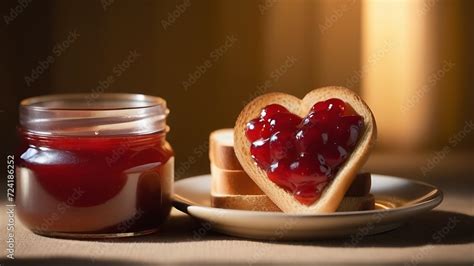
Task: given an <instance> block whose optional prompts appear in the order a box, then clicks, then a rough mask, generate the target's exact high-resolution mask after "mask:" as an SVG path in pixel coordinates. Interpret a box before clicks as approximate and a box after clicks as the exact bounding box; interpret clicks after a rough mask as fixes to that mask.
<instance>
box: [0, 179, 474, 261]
mask: <svg viewBox="0 0 474 266" xmlns="http://www.w3.org/2000/svg"><path fill="white" fill-rule="evenodd" d="M435 184H436V185H438V186H439V187H440V188H441V189H442V190H443V192H444V195H445V198H444V201H443V203H442V204H441V205H440V206H438V207H437V208H436V209H435V210H433V211H431V212H429V213H426V214H423V215H420V216H417V217H414V218H413V219H412V220H410V221H409V222H408V223H406V224H405V225H403V226H402V227H400V228H398V229H396V230H393V231H390V232H386V233H382V234H378V235H373V236H365V237H362V238H361V239H359V240H358V241H356V243H357V244H355V245H353V244H351V245H347V243H349V242H350V243H353V242H351V241H348V239H338V240H315V241H304V242H269V241H256V240H247V239H241V238H236V237H231V236H226V235H221V234H218V233H215V232H213V231H212V228H209V227H208V226H203V225H201V224H200V223H199V222H197V221H196V220H194V219H192V218H191V217H189V216H187V215H186V214H184V213H181V212H180V211H178V210H173V211H172V215H171V217H170V219H169V220H168V221H167V223H166V224H165V225H164V226H163V228H162V230H161V231H160V232H158V233H156V234H153V235H148V236H142V237H132V238H123V239H115V240H104V241H96V240H66V239H56V238H48V237H43V236H38V235H35V234H33V233H31V232H30V231H28V230H27V229H26V228H25V227H24V226H23V225H22V224H21V221H18V220H17V221H16V226H15V259H14V260H10V259H8V258H6V256H5V255H6V251H5V250H6V246H5V245H6V241H4V239H5V237H6V236H7V231H6V230H7V229H6V222H7V219H6V215H5V214H6V207H5V202H2V204H1V206H2V207H1V208H2V209H1V213H2V215H1V223H0V235H1V236H2V241H1V243H0V248H1V252H2V258H1V259H0V264H1V265H2V266H3V265H10V264H12V265H89V264H91V265H97V264H100V265H157V264H183V265H189V264H192V265H208V264H210V265H221V264H232V265H239V264H246V265H261V264H269V263H274V264H282V265H285V264H299V265H301V264H308V265H309V264H311V265H314V264H323V265H324V264H344V265H346V264H367V263H377V264H404V265H422V264H432V263H437V264H450V265H452V264H468V265H472V264H473V263H474V245H473V240H474V231H473V228H474V226H473V225H474V221H473V217H472V215H473V213H474V195H473V192H472V182H471V181H469V183H468V184H467V185H465V186H460V185H459V184H458V185H456V186H452V185H449V184H443V183H441V182H438V183H436V182H435Z"/></svg>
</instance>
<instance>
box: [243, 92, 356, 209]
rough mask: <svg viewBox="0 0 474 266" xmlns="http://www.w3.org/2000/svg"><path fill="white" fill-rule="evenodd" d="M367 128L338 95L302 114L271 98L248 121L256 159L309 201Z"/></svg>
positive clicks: (274, 177) (276, 180)
mask: <svg viewBox="0 0 474 266" xmlns="http://www.w3.org/2000/svg"><path fill="white" fill-rule="evenodd" d="M363 129H364V120H363V117H361V116H360V115H358V114H357V113H356V112H355V111H354V109H352V107H351V106H350V105H349V104H347V103H345V102H344V101H342V100H340V99H336V98H333V99H329V100H326V101H323V102H318V103H316V104H315V105H314V106H313V107H312V108H311V110H310V112H309V114H308V115H307V116H306V117H304V118H301V117H299V116H297V115H295V114H293V113H291V112H289V111H288V110H287V109H286V108H285V107H283V106H281V105H278V104H271V105H268V106H266V107H265V108H263V109H262V111H261V113H260V116H259V117H258V118H255V119H253V120H251V121H249V122H248V123H247V127H246V132H245V134H246V136H247V139H248V140H249V141H250V142H251V147H250V153H251V155H252V158H253V160H254V161H255V163H256V164H257V165H258V166H259V167H260V168H262V169H263V170H265V171H266V172H267V175H268V178H269V179H270V180H271V181H273V182H274V183H275V184H277V185H278V186H279V187H281V188H283V189H285V190H287V191H288V192H290V193H292V194H293V195H294V197H295V198H296V199H297V200H298V201H299V202H300V203H302V204H305V205H311V204H313V203H314V202H316V201H317V200H318V199H319V197H320V196H321V193H322V191H323V190H324V188H325V187H326V186H327V185H328V184H329V182H330V181H331V180H332V178H333V177H334V176H335V175H336V174H337V172H338V170H339V168H340V167H341V165H343V164H344V162H345V161H346V160H347V158H348V157H349V155H350V154H351V153H352V151H353V149H354V147H355V146H356V144H357V142H358V140H359V137H360V135H361V133H362V131H363Z"/></svg>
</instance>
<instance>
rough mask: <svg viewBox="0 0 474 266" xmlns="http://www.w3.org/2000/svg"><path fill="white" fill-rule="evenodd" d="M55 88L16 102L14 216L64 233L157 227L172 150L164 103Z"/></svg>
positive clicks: (113, 233)
mask: <svg viewBox="0 0 474 266" xmlns="http://www.w3.org/2000/svg"><path fill="white" fill-rule="evenodd" d="M91 97H92V96H91V95H88V94H60V95H46V96H39V97H33V98H29V99H26V100H23V101H22V102H21V104H20V127H19V135H20V140H21V146H20V147H19V152H18V156H17V159H18V161H17V176H16V185H17V195H16V198H15V202H16V206H17V211H18V215H19V217H20V218H21V220H22V222H23V224H24V225H25V226H26V227H27V228H29V229H30V230H31V231H33V232H35V233H38V234H41V235H47V236H57V237H65V238H110V237H124V236H134V235H143V234H149V233H153V232H156V231H157V230H158V229H159V226H160V225H161V224H162V223H163V222H164V221H165V219H166V218H167V217H168V216H169V213H170V211H171V194H172V185H173V179H174V155H173V150H172V148H171V146H170V145H169V143H168V142H167V141H166V135H167V133H168V131H169V127H168V126H167V124H166V117H167V115H168V113H169V110H168V108H167V107H166V101H164V100H163V99H161V98H158V97H153V96H147V95H141V94H108V93H104V94H99V95H95V96H94V97H93V98H91Z"/></svg>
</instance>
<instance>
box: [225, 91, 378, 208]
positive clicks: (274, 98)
mask: <svg viewBox="0 0 474 266" xmlns="http://www.w3.org/2000/svg"><path fill="white" fill-rule="evenodd" d="M330 98H339V99H341V100H343V101H345V102H347V103H348V104H350V105H351V106H352V108H353V109H354V110H355V111H356V112H357V113H358V114H359V115H361V116H362V117H363V118H364V125H365V128H364V133H363V135H362V136H361V137H360V140H359V142H358V145H357V147H356V148H355V149H354V151H353V152H352V154H351V155H350V157H349V158H348V160H347V161H346V163H345V164H344V165H342V166H341V168H340V170H339V172H338V173H337V175H336V176H335V178H334V179H333V180H332V182H331V183H330V184H329V185H328V186H327V187H326V189H325V190H324V191H323V193H322V195H321V198H320V199H319V200H318V201H317V202H315V203H314V204H312V205H310V206H306V205H303V204H301V203H299V202H298V201H297V200H296V199H295V198H294V197H293V195H291V194H290V193H288V192H287V191H285V190H283V189H282V188H280V187H278V186H277V185H276V184H275V183H273V182H272V181H270V180H269V179H268V177H267V174H266V173H265V171H263V170H262V169H260V168H259V167H258V166H257V165H255V163H254V162H253V160H252V159H251V156H250V142H249V141H248V140H247V138H246V137H245V126H246V124H247V122H248V121H250V120H252V119H254V118H255V117H258V115H259V113H260V111H261V109H262V108H264V107H265V106H267V105H269V104H272V103H277V104H280V105H282V106H285V107H286V108H287V109H288V110H289V111H290V112H292V113H294V114H297V115H300V116H302V117H303V116H305V115H306V114H307V113H308V112H309V110H310V108H311V107H312V106H313V105H314V104H315V103H317V102H320V101H324V100H327V99H330ZM376 128H377V127H376V124H375V118H374V116H373V114H372V112H371V111H370V109H369V107H368V106H367V105H366V104H365V103H364V101H363V100H362V99H361V98H360V97H359V96H358V95H357V94H356V93H354V92H353V91H351V90H349V89H347V88H343V87H324V88H320V89H315V90H313V91H311V92H309V93H308V94H307V95H306V96H305V97H304V98H303V99H302V100H301V99H298V98H296V97H294V96H291V95H288V94H284V93H269V94H265V95H262V96H260V97H257V98H255V99H254V100H253V101H251V102H250V103H249V104H247V105H246V106H245V107H244V109H243V110H242V111H241V113H240V115H239V116H238V118H237V121H236V124H235V133H234V145H235V153H236V155H237V158H238V160H239V162H240V164H241V165H242V167H243V169H244V170H245V171H246V172H247V174H248V175H249V176H250V177H251V178H252V179H253V181H254V182H255V183H256V184H257V185H258V186H259V187H260V189H261V190H262V191H263V192H264V193H265V194H266V195H267V196H268V197H269V198H270V199H271V200H272V202H273V203H275V205H277V206H278V207H279V208H280V209H281V210H282V211H284V212H286V213H298V214H311V213H315V214H316V213H326V212H334V211H336V210H337V208H338V206H339V205H340V203H341V201H342V199H343V197H344V194H345V193H346V191H347V190H348V188H349V186H350V185H351V183H352V182H353V180H354V177H355V176H356V174H357V172H358V171H359V169H361V168H362V166H363V165H364V163H365V161H366V160H367V158H368V156H369V152H370V149H371V147H372V146H373V145H374V143H375V140H376V135H377V129H376Z"/></svg>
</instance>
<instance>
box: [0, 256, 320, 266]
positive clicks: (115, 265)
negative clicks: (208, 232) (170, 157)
mask: <svg viewBox="0 0 474 266" xmlns="http://www.w3.org/2000/svg"><path fill="white" fill-rule="evenodd" d="M0 265H21V266H43V265H44V266H57V265H58V266H63V265H68V266H76V265H77V266H83V265H105V266H122V265H123V266H125V265H126V266H131V265H138V266H149V265H150V266H151V265H160V263H146V262H140V261H132V260H114V259H110V260H102V259H101V260H95V261H92V260H90V259H84V258H67V257H58V258H29V259H15V260H0ZM163 265H194V266H201V265H202V266H204V265H211V266H214V265H216V266H217V265H219V266H220V265H229V266H237V265H248V263H229V262H224V261H222V262H212V263H209V262H199V261H183V262H177V263H164V264H163ZM253 265H256V266H259V265H268V263H256V264H253ZM272 265H288V264H287V263H281V264H279V263H276V264H275V263H272ZM298 265H303V266H304V265H313V264H298Z"/></svg>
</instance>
